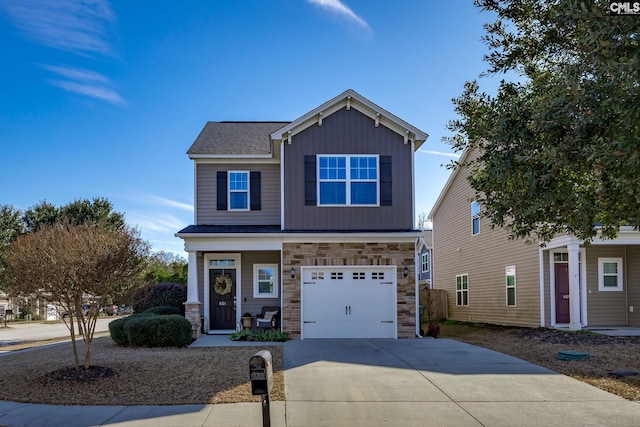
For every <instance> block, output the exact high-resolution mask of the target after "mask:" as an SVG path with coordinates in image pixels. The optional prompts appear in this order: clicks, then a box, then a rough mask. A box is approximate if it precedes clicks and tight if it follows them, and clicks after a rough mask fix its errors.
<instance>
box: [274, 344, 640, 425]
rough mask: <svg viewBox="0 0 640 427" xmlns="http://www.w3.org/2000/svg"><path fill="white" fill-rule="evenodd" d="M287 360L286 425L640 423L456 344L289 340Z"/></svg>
mask: <svg viewBox="0 0 640 427" xmlns="http://www.w3.org/2000/svg"><path fill="white" fill-rule="evenodd" d="M284 357H285V361H284V362H285V392H286V403H285V406H286V409H285V411H286V425H287V426H380V425H389V426H418V425H437V426H448V425H450V426H516V425H517V426H550V425H553V426H576V425H580V426H588V425H597V426H608V425H616V426H637V425H639V423H640V404H638V403H635V402H630V401H627V400H625V399H623V398H620V397H618V396H615V395H613V394H610V393H607V392H604V391H602V390H599V389H597V388H595V387H592V386H590V385H587V384H585V383H582V382H580V381H577V380H573V379H571V378H568V377H566V376H564V375H560V374H556V373H554V372H552V371H549V370H547V369H545V368H541V367H539V366H536V365H532V364H530V363H527V362H524V361H522V360H520V359H516V358H514V357H511V356H507V355H504V354H501V353H497V352H494V351H491V350H487V349H484V348H481V347H476V346H472V345H468V344H464V343H460V342H457V341H454V340H449V339H422V340H419V339H412V340H304V341H289V342H287V343H285V345H284ZM568 363H571V362H568ZM578 363H579V362H578Z"/></svg>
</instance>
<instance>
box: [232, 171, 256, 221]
mask: <svg viewBox="0 0 640 427" xmlns="http://www.w3.org/2000/svg"><path fill="white" fill-rule="evenodd" d="M232 173H236V174H245V175H246V176H247V189H246V190H233V192H234V193H246V194H247V207H246V208H232V207H231V174H232ZM249 210H251V173H250V172H249V171H246V170H228V171H227V211H229V212H246V211H249Z"/></svg>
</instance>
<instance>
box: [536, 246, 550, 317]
mask: <svg viewBox="0 0 640 427" xmlns="http://www.w3.org/2000/svg"><path fill="white" fill-rule="evenodd" d="M544 253H545V251H544V250H543V249H542V248H539V249H538V274H539V282H540V283H539V285H540V326H541V327H543V328H544V327H545V326H546V324H547V319H546V317H545V316H546V309H545V298H544V289H545V286H544ZM549 292H551V278H549Z"/></svg>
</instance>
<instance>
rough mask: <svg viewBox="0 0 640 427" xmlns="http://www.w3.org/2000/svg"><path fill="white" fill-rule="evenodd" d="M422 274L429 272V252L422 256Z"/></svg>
mask: <svg viewBox="0 0 640 427" xmlns="http://www.w3.org/2000/svg"><path fill="white" fill-rule="evenodd" d="M422 272H423V273H428V272H429V252H425V253H423V254H422Z"/></svg>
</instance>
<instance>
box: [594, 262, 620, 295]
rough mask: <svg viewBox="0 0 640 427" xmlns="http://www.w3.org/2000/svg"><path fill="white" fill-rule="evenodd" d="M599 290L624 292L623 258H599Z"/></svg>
mask: <svg viewBox="0 0 640 427" xmlns="http://www.w3.org/2000/svg"><path fill="white" fill-rule="evenodd" d="M598 290H599V291H621V290H622V258H598Z"/></svg>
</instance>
